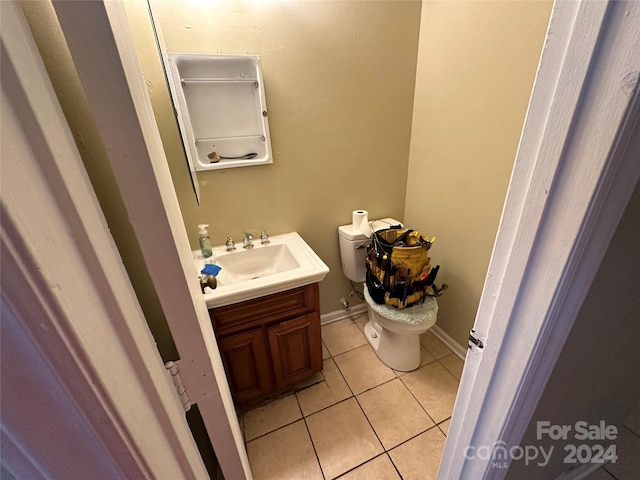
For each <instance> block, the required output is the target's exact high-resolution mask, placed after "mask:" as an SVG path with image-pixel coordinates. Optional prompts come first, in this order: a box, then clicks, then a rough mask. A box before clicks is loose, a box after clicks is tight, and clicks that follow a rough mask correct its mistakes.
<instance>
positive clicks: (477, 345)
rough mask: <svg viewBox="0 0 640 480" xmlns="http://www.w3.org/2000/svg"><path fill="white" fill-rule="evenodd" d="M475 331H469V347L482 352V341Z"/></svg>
mask: <svg viewBox="0 0 640 480" xmlns="http://www.w3.org/2000/svg"><path fill="white" fill-rule="evenodd" d="M476 335H477V334H476V331H475V330H474V329H471V331H470V332H469V348H470V349H471V350H472V351H474V352H482V349H483V348H484V342H483V341H482V340H480V339H479V338H478V337H477V336H476Z"/></svg>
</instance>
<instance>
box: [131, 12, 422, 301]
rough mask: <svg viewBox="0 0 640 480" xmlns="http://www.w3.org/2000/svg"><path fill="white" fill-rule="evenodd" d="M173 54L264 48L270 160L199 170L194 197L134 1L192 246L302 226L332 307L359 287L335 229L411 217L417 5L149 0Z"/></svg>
mask: <svg viewBox="0 0 640 480" xmlns="http://www.w3.org/2000/svg"><path fill="white" fill-rule="evenodd" d="M152 5H153V8H154V14H155V16H156V21H157V22H158V23H159V24H160V27H161V30H162V33H163V36H164V39H165V41H166V44H167V49H168V50H169V51H177V52H192V53H227V54H258V55H260V56H261V59H262V66H263V74H264V81H265V88H266V98H267V105H268V109H269V126H270V130H271V141H272V148H273V155H274V163H273V165H266V166H257V167H245V168H235V169H228V170H222V171H207V172H199V173H198V179H199V183H200V192H201V205H200V206H198V205H197V204H196V202H195V200H194V196H193V193H192V190H191V184H190V181H189V178H188V175H187V170H186V168H185V167H184V162H185V160H184V156H183V153H182V147H181V144H180V141H179V139H178V136H177V129H176V125H175V120H174V119H173V116H172V113H171V106H170V103H169V100H168V94H167V89H166V85H165V81H164V78H163V77H162V72H161V70H160V63H159V60H158V55H157V52H156V51H155V45H154V43H153V38H152V36H151V30H150V26H149V21H148V18H147V12H146V7H145V2H140V1H130V2H127V3H126V6H127V11H128V14H129V16H130V23H131V24H132V30H133V32H134V38H135V41H136V45H137V49H138V51H139V53H140V61H141V64H142V69H143V72H144V75H145V78H146V81H147V85H148V87H149V91H150V94H151V99H152V103H153V106H154V110H155V113H156V118H157V120H158V125H159V128H160V132H161V135H162V139H163V142H164V144H165V150H166V151H167V154H168V157H169V162H170V167H171V171H172V175H173V177H174V183H175V186H176V190H177V192H178V198H179V201H180V206H181V209H182V213H183V217H184V221H185V225H186V228H187V233H188V235H189V238H190V240H191V245H192V248H194V249H195V248H197V229H196V225H197V224H198V223H209V224H210V225H211V230H210V234H211V237H212V241H213V242H214V244H220V243H224V240H225V238H226V236H227V235H231V236H232V237H233V238H234V240H235V241H236V242H238V241H241V239H242V234H243V232H245V231H251V232H253V233H254V234H255V233H259V232H260V230H261V229H266V230H267V232H269V234H271V235H274V234H278V233H283V232H287V231H291V230H296V231H298V232H299V233H300V234H301V235H302V237H303V238H304V239H305V240H306V241H307V242H308V243H309V244H310V245H311V246H312V248H313V249H314V250H315V251H316V252H317V253H318V254H319V255H320V257H321V258H322V259H323V260H324V262H325V263H326V264H327V265H328V266H329V268H330V269H331V273H330V274H329V275H328V276H327V277H326V279H325V280H324V281H323V282H322V283H321V291H320V297H321V310H322V312H323V313H327V312H331V311H335V310H339V309H340V308H341V306H340V304H339V298H340V297H343V296H345V295H346V294H348V293H349V291H350V290H351V288H350V286H349V284H348V281H347V280H346V278H345V277H344V276H343V275H342V268H341V266H340V258H339V250H338V236H337V227H338V226H339V225H343V224H346V223H350V222H351V211H352V210H355V209H361V208H364V209H367V210H368V211H369V214H370V217H373V218H375V217H385V216H394V217H399V218H401V217H402V216H403V213H404V201H405V190H406V177H407V166H408V158H409V140H410V133H411V116H412V108H413V92H414V82H415V69H416V55H417V46H418V32H419V26H420V7H421V4H420V2H416V1H413V2H409V1H378V2H346V1H318V2H309V1H269V2H255V1H246V2H243V1H237V2H235V1H225V2H178V1H175V0H172V1H157V0H153V3H152Z"/></svg>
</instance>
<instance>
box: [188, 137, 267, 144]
mask: <svg viewBox="0 0 640 480" xmlns="http://www.w3.org/2000/svg"><path fill="white" fill-rule="evenodd" d="M238 138H254V139H258V140H262V141H263V142H264V141H265V138H264V135H234V136H231V137H212V138H196V143H202V142H216V141H219V140H235V139H238Z"/></svg>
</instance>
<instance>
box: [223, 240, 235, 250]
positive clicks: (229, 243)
mask: <svg viewBox="0 0 640 480" xmlns="http://www.w3.org/2000/svg"><path fill="white" fill-rule="evenodd" d="M225 245H226V247H227V252H232V251H233V250H235V249H236V243H235V242H234V241H233V239H232V238H231V237H227V243H225Z"/></svg>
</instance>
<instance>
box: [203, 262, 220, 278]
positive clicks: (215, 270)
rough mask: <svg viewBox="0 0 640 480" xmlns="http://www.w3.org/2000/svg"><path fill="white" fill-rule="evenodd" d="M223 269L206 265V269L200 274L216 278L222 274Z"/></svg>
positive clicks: (209, 264) (210, 264)
mask: <svg viewBox="0 0 640 480" xmlns="http://www.w3.org/2000/svg"><path fill="white" fill-rule="evenodd" d="M220 270H222V267H220V266H219V265H214V264H212V263H207V264H205V266H204V268H203V269H202V270H201V271H200V273H205V274H207V275H213V276H214V277H215V276H216V275H218V273H220Z"/></svg>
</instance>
